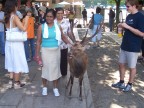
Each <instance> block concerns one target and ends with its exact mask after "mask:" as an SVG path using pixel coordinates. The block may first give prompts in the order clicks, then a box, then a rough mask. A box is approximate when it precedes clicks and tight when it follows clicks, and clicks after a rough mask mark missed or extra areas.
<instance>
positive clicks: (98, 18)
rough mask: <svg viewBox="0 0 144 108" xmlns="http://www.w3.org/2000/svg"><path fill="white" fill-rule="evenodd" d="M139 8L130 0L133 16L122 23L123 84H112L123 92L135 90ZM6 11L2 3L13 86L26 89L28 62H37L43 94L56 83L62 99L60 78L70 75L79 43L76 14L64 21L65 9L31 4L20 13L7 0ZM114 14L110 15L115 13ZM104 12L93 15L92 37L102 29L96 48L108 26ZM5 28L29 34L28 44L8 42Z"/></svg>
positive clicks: (1, 35)
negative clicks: (75, 31) (75, 44)
mask: <svg viewBox="0 0 144 108" xmlns="http://www.w3.org/2000/svg"><path fill="white" fill-rule="evenodd" d="M138 5H139V3H138V0H126V7H127V10H128V12H129V13H130V14H129V15H128V16H127V18H126V22H125V23H119V24H118V26H120V27H122V28H124V29H125V32H124V36H123V40H122V44H121V49H120V53H119V72H120V81H119V82H118V83H115V84H112V87H115V88H120V89H123V91H130V90H131V88H132V83H133V81H134V77H135V74H136V63H137V59H138V53H139V52H140V50H141V45H142V41H143V37H144V33H143V32H144V18H143V17H144V16H143V15H142V14H141V13H140V12H139V11H138V8H137V7H138ZM4 9H5V11H4V12H3V11H2V3H0V40H1V43H0V44H1V52H0V53H1V54H2V55H5V69H7V70H8V72H9V76H10V81H9V84H10V86H11V87H14V88H15V89H17V88H21V87H23V86H24V85H25V84H23V83H21V81H20V76H21V73H28V72H29V68H28V63H27V62H29V61H31V60H36V62H38V63H39V65H40V66H41V67H42V75H41V77H42V85H43V88H42V95H47V81H53V92H54V95H55V96H60V93H59V90H58V79H59V78H60V77H61V76H66V75H67V64H68V61H67V54H68V48H69V47H72V44H73V43H72V41H73V40H75V37H74V35H73V33H72V32H73V31H72V29H71V27H73V26H74V17H75V15H74V13H73V12H72V11H71V12H70V15H69V19H67V18H64V9H63V8H56V9H48V8H47V7H46V6H45V5H43V6H41V7H39V8H37V7H35V5H34V4H32V3H30V2H27V3H26V5H25V6H23V7H22V8H21V9H19V10H18V7H17V1H16V0H7V1H6V3H5V6H4ZM111 11H112V10H110V13H109V15H111V14H112V12H111ZM100 13H101V8H100V7H97V8H96V13H95V14H94V13H93V16H92V17H93V19H92V20H94V26H93V28H92V31H91V32H92V34H94V33H95V32H96V31H97V29H99V31H98V33H97V35H95V36H94V37H93V39H92V41H93V42H94V43H95V44H94V45H95V46H96V42H97V46H99V41H100V40H101V37H102V33H101V31H102V27H103V26H104V18H103V16H102V15H101V14H100ZM86 14H87V12H86V10H85V9H84V11H83V12H82V15H83V20H84V22H86V23H87V15H86ZM113 16H114V15H113ZM113 18H114V17H111V19H110V20H112V21H110V22H111V23H113ZM4 25H5V29H6V30H7V31H10V30H11V31H12V32H13V31H14V32H15V31H17V32H19V31H26V32H27V41H25V42H16V41H15V42H11V41H7V40H6V41H5V29H4ZM35 25H36V26H38V30H37V35H36V36H37V40H36V47H35ZM85 25H86V24H85ZM111 30H112V26H111V24H110V31H111ZM71 40H72V41H71ZM95 46H94V47H95ZM126 63H127V64H128V67H129V70H130V77H129V81H128V83H127V85H125V83H124V75H125V70H126V68H125V65H126Z"/></svg>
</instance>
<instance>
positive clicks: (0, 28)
mask: <svg viewBox="0 0 144 108" xmlns="http://www.w3.org/2000/svg"><path fill="white" fill-rule="evenodd" d="M0 20H4V12H3V11H0ZM0 31H1V32H2V31H4V23H2V22H0Z"/></svg>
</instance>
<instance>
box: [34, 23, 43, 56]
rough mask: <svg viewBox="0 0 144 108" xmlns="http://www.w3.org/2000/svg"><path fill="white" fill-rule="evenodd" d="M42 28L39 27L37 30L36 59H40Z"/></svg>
mask: <svg viewBox="0 0 144 108" xmlns="http://www.w3.org/2000/svg"><path fill="white" fill-rule="evenodd" d="M41 36H42V26H41V25H40V26H39V27H38V30H37V41H36V54H35V55H36V58H37V57H40V45H41V41H42V37H41Z"/></svg>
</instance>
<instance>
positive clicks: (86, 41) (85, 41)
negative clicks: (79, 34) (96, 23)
mask: <svg viewBox="0 0 144 108" xmlns="http://www.w3.org/2000/svg"><path fill="white" fill-rule="evenodd" d="M99 31H100V27H99V28H98V27H97V30H96V32H95V33H94V34H93V35H92V36H90V37H88V38H86V36H85V37H84V39H83V40H82V42H81V44H82V46H84V45H85V44H87V43H88V42H89V41H90V40H91V39H92V38H93V37H94V36H95V35H96V34H97V33H98V32H99ZM87 33H88V30H87V32H86V35H87Z"/></svg>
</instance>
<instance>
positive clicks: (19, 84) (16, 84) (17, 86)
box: [14, 81, 25, 89]
mask: <svg viewBox="0 0 144 108" xmlns="http://www.w3.org/2000/svg"><path fill="white" fill-rule="evenodd" d="M23 86H25V84H23V83H21V82H20V81H15V82H14V88H15V89H19V88H22V87H23Z"/></svg>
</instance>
